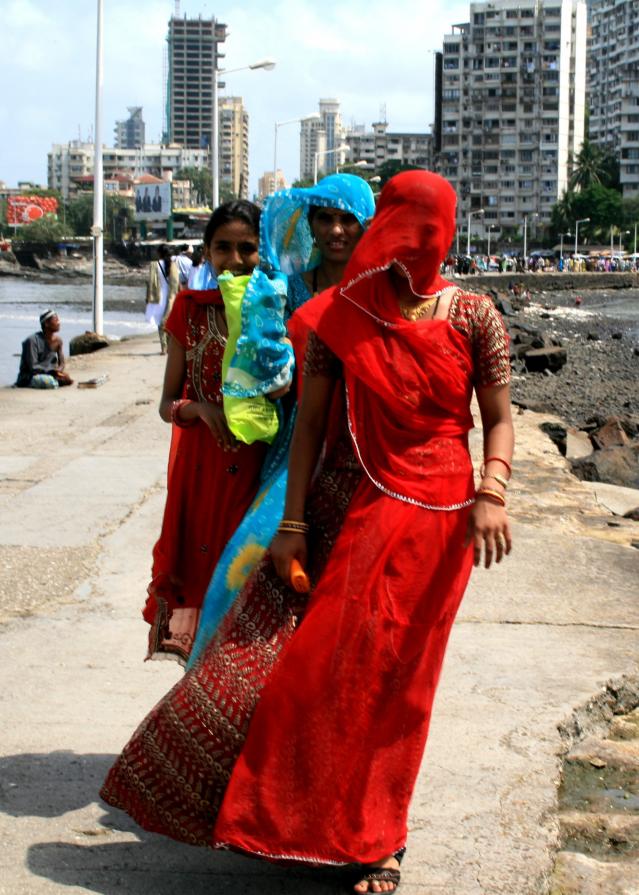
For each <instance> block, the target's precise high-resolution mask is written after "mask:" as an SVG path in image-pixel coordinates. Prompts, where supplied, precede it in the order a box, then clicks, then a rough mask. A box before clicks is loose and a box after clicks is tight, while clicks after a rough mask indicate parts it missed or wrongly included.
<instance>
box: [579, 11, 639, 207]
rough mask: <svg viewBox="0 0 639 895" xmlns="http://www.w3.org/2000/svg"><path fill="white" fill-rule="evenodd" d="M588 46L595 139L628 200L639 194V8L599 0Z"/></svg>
mask: <svg viewBox="0 0 639 895" xmlns="http://www.w3.org/2000/svg"><path fill="white" fill-rule="evenodd" d="M590 26H591V28H590V39H589V46H588V97H589V106H590V120H589V138H590V140H591V141H592V142H593V143H597V144H599V145H601V146H605V147H606V148H608V149H610V150H611V151H612V152H613V153H614V154H615V155H616V157H617V158H618V160H619V165H620V180H621V188H622V190H623V194H624V196H637V195H639V3H638V2H637V0H594V2H591V4H590Z"/></svg>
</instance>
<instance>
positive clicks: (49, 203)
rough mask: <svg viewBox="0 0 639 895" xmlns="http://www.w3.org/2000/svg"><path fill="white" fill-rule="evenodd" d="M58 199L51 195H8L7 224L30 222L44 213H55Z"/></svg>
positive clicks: (41, 216)
mask: <svg viewBox="0 0 639 895" xmlns="http://www.w3.org/2000/svg"><path fill="white" fill-rule="evenodd" d="M57 212H58V200H57V199H54V198H53V196H9V197H8V198H7V224H13V225H14V226H16V225H19V224H30V223H31V222H32V221H37V220H39V218H43V217H44V216H45V214H57Z"/></svg>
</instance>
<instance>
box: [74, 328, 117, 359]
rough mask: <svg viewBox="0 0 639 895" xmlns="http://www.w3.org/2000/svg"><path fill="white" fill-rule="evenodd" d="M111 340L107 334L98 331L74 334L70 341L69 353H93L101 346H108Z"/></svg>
mask: <svg viewBox="0 0 639 895" xmlns="http://www.w3.org/2000/svg"><path fill="white" fill-rule="evenodd" d="M108 346H109V340H108V339H107V337H106V336H99V335H98V334H97V333H91V332H86V333H82V335H80V336H74V337H73V339H71V342H70V343H69V354H70V355H72V356H73V355H75V354H92V353H93V352H94V351H99V350H100V348H108Z"/></svg>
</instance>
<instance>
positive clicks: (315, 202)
mask: <svg viewBox="0 0 639 895" xmlns="http://www.w3.org/2000/svg"><path fill="white" fill-rule="evenodd" d="M311 207H322V208H338V209H339V210H340V211H347V212H350V214H353V215H355V217H356V218H357V220H358V221H359V222H360V224H361V225H362V227H366V223H367V221H368V220H369V219H370V218H372V217H373V215H374V214H375V199H374V197H373V191H372V190H371V188H370V186H369V185H368V183H367V182H366V181H365V180H363V179H362V178H361V177H357V176H356V175H354V174H329V176H328V177H324V179H323V180H320V182H319V183H317V184H315V186H310V187H306V188H293V189H290V190H281V191H280V192H278V193H274V194H273V195H272V196H269V198H268V199H267V200H266V204H265V205H264V211H263V212H262V216H261V218H260V260H261V262H262V265H263V266H265V267H266V268H267V269H271V270H277V271H281V272H282V273H284V274H288V275H290V274H293V273H301V272H302V271H305V270H310V269H311V268H313V267H316V266H317V265H318V264H319V261H320V258H319V255H318V253H317V251H316V249H315V247H314V245H313V234H312V233H311V227H310V224H309V220H308V212H309V209H310V208H311Z"/></svg>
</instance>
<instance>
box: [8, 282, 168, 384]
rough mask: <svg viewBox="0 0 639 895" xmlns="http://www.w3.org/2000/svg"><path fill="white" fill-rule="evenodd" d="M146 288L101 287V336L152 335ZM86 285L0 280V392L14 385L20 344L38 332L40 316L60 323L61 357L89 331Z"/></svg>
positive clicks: (90, 296)
mask: <svg viewBox="0 0 639 895" xmlns="http://www.w3.org/2000/svg"><path fill="white" fill-rule="evenodd" d="M144 297H145V287H144V286H143V285H142V286H140V285H136V286H105V287H104V332H105V335H107V336H110V337H112V338H122V337H123V336H132V335H141V334H146V333H156V332H157V330H156V328H155V327H154V326H153V324H149V323H146V321H145V320H144V308H145V305H144ZM92 300H93V287H92V285H91V283H90V282H89V283H81V284H80V283H76V282H70V283H63V284H60V283H55V284H53V283H41V282H36V281H34V280H27V279H20V278H19V277H3V278H1V279H0V386H6V385H10V384H12V383H13V382H15V380H16V378H17V375H18V366H19V364H20V347H21V344H22V341H23V340H24V339H26V337H27V336H29V335H31V333H34V332H36V331H37V330H38V329H40V322H39V319H38V318H39V316H40V314H41V313H42V312H43V311H45V310H46V309H47V308H53V309H54V310H55V311H56V312H57V314H58V316H59V317H60V323H61V328H60V335H61V336H62V339H63V340H64V348H65V353H66V354H67V356H68V354H69V341H70V340H71V339H72V338H73V337H74V336H77V335H79V334H80V333H83V332H86V330H92V329H93V313H92Z"/></svg>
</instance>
